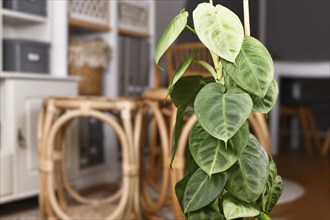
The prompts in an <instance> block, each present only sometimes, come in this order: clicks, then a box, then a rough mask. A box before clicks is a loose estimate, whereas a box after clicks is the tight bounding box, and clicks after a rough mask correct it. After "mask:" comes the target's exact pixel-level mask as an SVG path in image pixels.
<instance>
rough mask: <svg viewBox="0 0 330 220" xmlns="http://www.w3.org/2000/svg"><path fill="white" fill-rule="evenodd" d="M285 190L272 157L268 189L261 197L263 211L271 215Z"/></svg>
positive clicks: (260, 202) (260, 203) (259, 202)
mask: <svg viewBox="0 0 330 220" xmlns="http://www.w3.org/2000/svg"><path fill="white" fill-rule="evenodd" d="M282 190H283V183H282V178H281V177H280V176H278V175H277V169H276V164H275V162H274V161H273V159H272V158H271V157H270V162H269V176H268V180H267V184H266V188H265V189H264V191H263V192H262V194H261V196H260V201H259V200H258V204H259V205H260V207H261V209H262V211H264V212H265V213H267V214H269V213H270V211H271V210H272V208H273V207H274V206H275V204H276V203H277V201H278V199H279V198H280V196H281V193H282Z"/></svg>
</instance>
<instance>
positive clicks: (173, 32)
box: [155, 9, 189, 64]
mask: <svg viewBox="0 0 330 220" xmlns="http://www.w3.org/2000/svg"><path fill="white" fill-rule="evenodd" d="M188 16H189V13H188V12H187V11H186V10H184V9H183V10H182V11H181V12H180V14H178V15H177V16H176V17H175V18H174V19H173V20H172V21H171V23H170V24H169V25H168V27H167V28H166V29H165V31H164V33H163V34H162V36H161V37H160V40H159V41H158V44H157V46H156V50H155V63H156V64H158V62H159V60H160V58H161V57H162V56H163V55H164V53H165V52H166V50H167V49H168V48H169V47H170V46H171V44H172V43H173V42H174V41H175V40H176V39H177V38H178V36H179V35H180V34H181V32H182V31H183V30H184V28H185V27H186V24H187V21H188Z"/></svg>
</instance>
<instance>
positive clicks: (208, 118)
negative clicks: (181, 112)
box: [194, 83, 253, 143]
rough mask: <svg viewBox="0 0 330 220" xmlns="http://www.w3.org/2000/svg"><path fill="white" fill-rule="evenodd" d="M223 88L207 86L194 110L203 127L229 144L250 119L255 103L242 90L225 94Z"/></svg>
mask: <svg viewBox="0 0 330 220" xmlns="http://www.w3.org/2000/svg"><path fill="white" fill-rule="evenodd" d="M222 88H223V87H222V85H220V84H218V83H209V84H207V85H206V86H205V87H204V88H203V89H201V91H200V92H199V93H198V95H197V96H196V99H195V102H194V109H195V113H196V116H197V120H198V121H199V123H200V124H201V126H202V127H203V128H204V129H205V130H206V131H207V132H208V133H209V134H210V135H212V136H213V137H215V138H217V139H219V140H223V141H224V142H225V143H227V141H228V140H229V139H230V138H232V137H233V136H234V134H236V132H237V131H238V129H239V128H240V127H241V126H242V125H243V123H244V122H245V121H246V120H247V118H248V117H249V115H250V113H251V112H252V106H253V103H252V100H251V98H250V96H249V95H248V94H247V93H245V92H244V91H242V90H241V89H238V88H233V89H231V90H228V91H227V92H226V93H223V92H222Z"/></svg>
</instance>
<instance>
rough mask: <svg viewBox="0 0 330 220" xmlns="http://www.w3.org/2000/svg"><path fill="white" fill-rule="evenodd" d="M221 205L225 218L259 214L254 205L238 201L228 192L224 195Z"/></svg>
mask: <svg viewBox="0 0 330 220" xmlns="http://www.w3.org/2000/svg"><path fill="white" fill-rule="evenodd" d="M222 207H223V212H224V214H225V217H226V219H236V218H244V217H254V216H257V215H259V214H260V211H259V210H258V209H257V208H256V207H255V205H253V204H249V203H246V202H244V201H240V200H239V199H237V198H236V197H235V196H233V195H231V194H230V193H226V194H225V195H224V197H223V201H222Z"/></svg>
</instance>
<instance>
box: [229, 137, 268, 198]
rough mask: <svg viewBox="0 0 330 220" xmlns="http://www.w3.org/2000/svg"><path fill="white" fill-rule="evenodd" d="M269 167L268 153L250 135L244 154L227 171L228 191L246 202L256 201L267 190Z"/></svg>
mask: <svg viewBox="0 0 330 220" xmlns="http://www.w3.org/2000/svg"><path fill="white" fill-rule="evenodd" d="M268 165H269V160H268V156H267V153H266V151H265V150H264V149H263V147H262V146H261V145H260V144H259V142H258V141H257V139H256V138H255V137H254V136H253V135H252V134H250V137H249V142H248V144H247V146H246V148H245V149H244V152H243V153H242V154H241V156H240V158H239V159H238V160H237V162H236V163H235V164H234V165H233V166H232V167H231V168H229V170H228V171H227V172H228V181H227V185H226V189H227V191H228V192H230V193H231V194H233V195H234V196H235V197H237V198H239V199H240V200H243V201H245V202H248V203H249V202H254V201H256V200H257V199H258V197H259V196H260V195H261V193H262V192H263V191H264V189H265V186H266V182H267V179H268V173H269V170H268Z"/></svg>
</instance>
